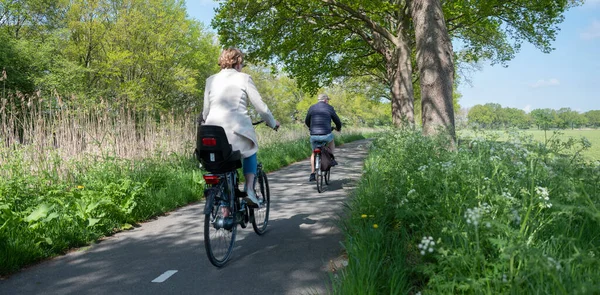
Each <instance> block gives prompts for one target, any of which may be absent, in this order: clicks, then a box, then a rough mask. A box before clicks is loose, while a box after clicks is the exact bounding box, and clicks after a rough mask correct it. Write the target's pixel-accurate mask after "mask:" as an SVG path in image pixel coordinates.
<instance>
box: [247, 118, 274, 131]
mask: <svg viewBox="0 0 600 295" xmlns="http://www.w3.org/2000/svg"><path fill="white" fill-rule="evenodd" d="M264 122H265V120H260V121H257V122H252V125H258V124H260V123H264ZM277 129H279V126H275V128H273V130H275V131H277Z"/></svg>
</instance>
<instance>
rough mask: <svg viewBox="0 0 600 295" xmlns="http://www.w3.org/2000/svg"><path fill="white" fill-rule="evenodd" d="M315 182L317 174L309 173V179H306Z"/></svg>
mask: <svg viewBox="0 0 600 295" xmlns="http://www.w3.org/2000/svg"><path fill="white" fill-rule="evenodd" d="M316 180H317V174H316V173H311V174H310V177H309V178H308V181H309V182H311V181H316Z"/></svg>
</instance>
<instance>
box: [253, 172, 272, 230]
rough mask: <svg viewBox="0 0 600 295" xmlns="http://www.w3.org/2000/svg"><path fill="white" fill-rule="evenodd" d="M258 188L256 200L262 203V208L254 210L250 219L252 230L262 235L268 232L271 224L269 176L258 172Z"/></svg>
mask: <svg viewBox="0 0 600 295" xmlns="http://www.w3.org/2000/svg"><path fill="white" fill-rule="evenodd" d="M256 177H257V183H258V186H259V187H258V188H255V191H256V198H257V199H258V200H259V201H260V202H261V203H262V204H261V206H260V208H252V210H251V211H250V214H251V216H250V218H251V219H252V228H254V232H255V233H256V234H258V235H262V234H264V233H265V231H266V230H267V225H268V224H269V210H270V209H271V191H270V190H269V180H268V179H267V174H266V173H265V172H264V171H262V170H258V173H257V174H256Z"/></svg>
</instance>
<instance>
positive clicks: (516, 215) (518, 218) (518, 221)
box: [512, 209, 521, 225]
mask: <svg viewBox="0 0 600 295" xmlns="http://www.w3.org/2000/svg"><path fill="white" fill-rule="evenodd" d="M512 215H513V221H514V222H515V223H516V224H517V225H519V224H521V216H519V211H517V210H516V209H513V210H512Z"/></svg>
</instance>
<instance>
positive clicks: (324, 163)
mask: <svg viewBox="0 0 600 295" xmlns="http://www.w3.org/2000/svg"><path fill="white" fill-rule="evenodd" d="M332 164H333V154H332V153H331V149H330V148H329V147H328V146H323V147H321V171H329V169H331V166H332Z"/></svg>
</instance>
